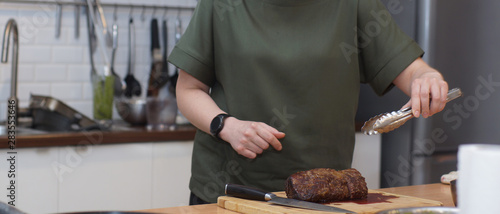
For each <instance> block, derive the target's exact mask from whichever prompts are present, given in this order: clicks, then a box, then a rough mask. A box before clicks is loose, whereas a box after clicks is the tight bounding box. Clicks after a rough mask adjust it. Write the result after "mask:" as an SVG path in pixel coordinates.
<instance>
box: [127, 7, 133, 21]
mask: <svg viewBox="0 0 500 214" xmlns="http://www.w3.org/2000/svg"><path fill="white" fill-rule="evenodd" d="M133 13H134V6H130V11H129V12H128V18H129V19H132V18H133Z"/></svg>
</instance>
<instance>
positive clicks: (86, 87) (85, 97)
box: [82, 82, 94, 100]
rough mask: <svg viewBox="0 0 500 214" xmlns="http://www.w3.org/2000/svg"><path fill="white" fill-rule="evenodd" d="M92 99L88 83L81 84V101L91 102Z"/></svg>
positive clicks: (91, 91) (90, 86)
mask: <svg viewBox="0 0 500 214" xmlns="http://www.w3.org/2000/svg"><path fill="white" fill-rule="evenodd" d="M93 97H94V95H93V90H92V84H91V83H90V82H84V83H83V97H82V99H83V100H92V99H93Z"/></svg>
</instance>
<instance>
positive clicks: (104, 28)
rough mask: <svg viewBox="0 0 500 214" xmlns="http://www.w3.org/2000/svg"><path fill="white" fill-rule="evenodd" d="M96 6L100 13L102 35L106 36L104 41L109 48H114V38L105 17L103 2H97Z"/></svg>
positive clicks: (96, 0)
mask: <svg viewBox="0 0 500 214" xmlns="http://www.w3.org/2000/svg"><path fill="white" fill-rule="evenodd" d="M95 5H96V7H97V12H99V19H100V20H101V24H102V34H103V35H104V39H105V40H104V41H105V42H106V45H107V46H108V47H111V46H113V38H112V37H113V36H112V35H111V34H110V33H109V30H108V24H107V22H106V17H105V16H104V10H103V9H102V5H101V0H95ZM94 20H95V19H94Z"/></svg>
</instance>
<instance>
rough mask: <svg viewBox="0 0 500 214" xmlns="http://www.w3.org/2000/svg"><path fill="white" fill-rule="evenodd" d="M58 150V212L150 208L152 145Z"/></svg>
mask: <svg viewBox="0 0 500 214" xmlns="http://www.w3.org/2000/svg"><path fill="white" fill-rule="evenodd" d="M60 150H61V153H60V158H59V164H60V167H61V169H63V170H64V169H66V171H67V172H65V173H63V174H60V175H61V176H62V180H60V183H59V212H73V211H96V210H137V209H147V208H150V207H151V180H152V177H151V176H152V158H151V157H152V154H153V146H152V143H134V144H119V145H95V146H88V147H83V148H81V147H75V146H67V147H61V148H60ZM65 167H67V168H65Z"/></svg>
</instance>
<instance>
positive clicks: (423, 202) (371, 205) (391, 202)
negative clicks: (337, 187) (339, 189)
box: [217, 190, 443, 214]
mask: <svg viewBox="0 0 500 214" xmlns="http://www.w3.org/2000/svg"><path fill="white" fill-rule="evenodd" d="M275 194H276V195H277V196H279V197H284V198H286V194H285V192H277V193H275ZM217 205H218V206H219V207H222V208H225V209H228V210H232V211H236V212H239V213H249V214H250V213H252V214H253V213H266V214H271V213H272V214H281V213H297V214H302V213H318V214H320V213H331V212H324V211H314V210H308V209H300V208H292V207H285V206H281V205H276V204H272V203H268V202H263V201H253V200H247V199H241V198H235V197H230V196H221V197H219V198H218V200H217ZM326 205H331V206H335V207H339V208H342V209H346V210H351V211H354V212H357V213H376V212H378V211H382V210H387V209H395V208H403V207H436V206H443V203H441V202H439V201H434V200H428V199H423V198H416V197H411V196H405V195H398V194H393V193H387V192H382V191H377V190H368V198H367V199H361V200H353V201H342V202H333V203H331V204H326Z"/></svg>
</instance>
